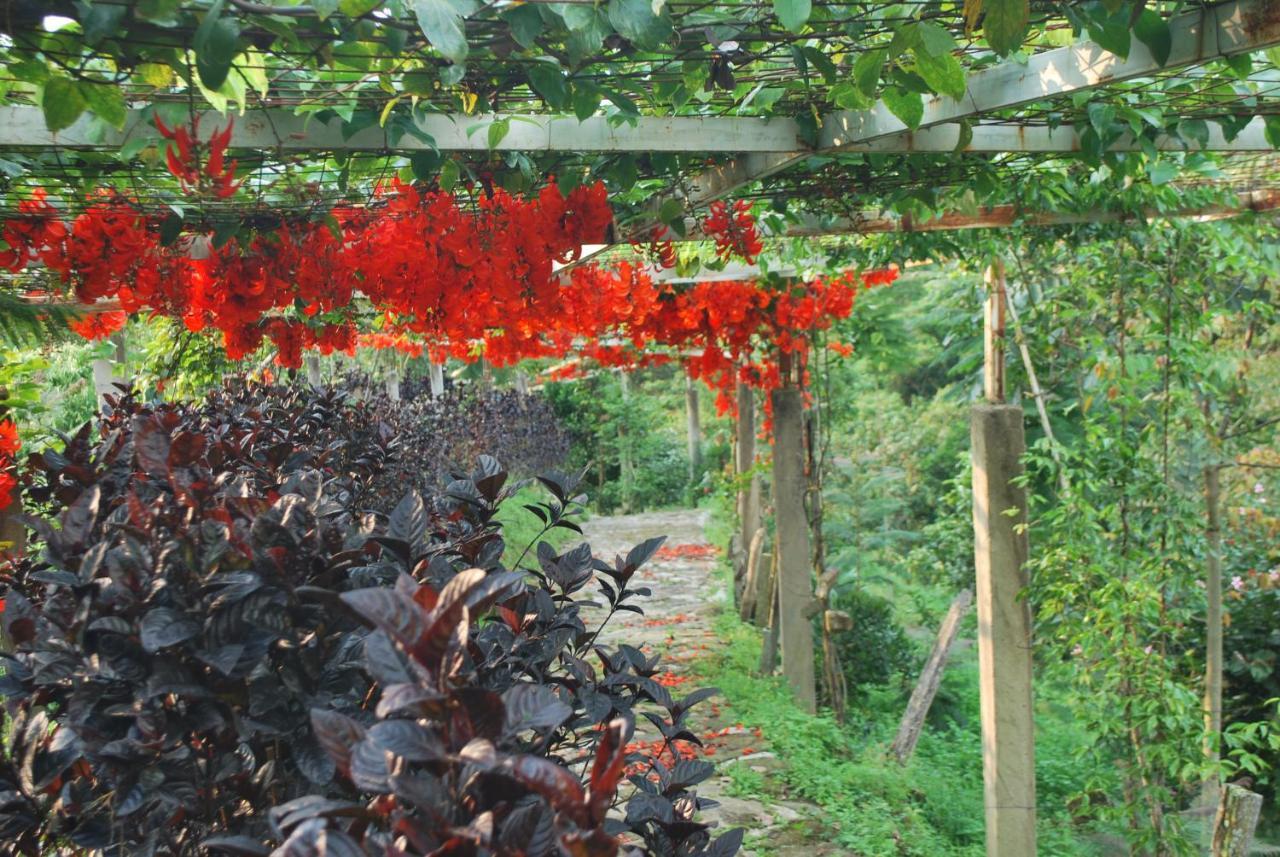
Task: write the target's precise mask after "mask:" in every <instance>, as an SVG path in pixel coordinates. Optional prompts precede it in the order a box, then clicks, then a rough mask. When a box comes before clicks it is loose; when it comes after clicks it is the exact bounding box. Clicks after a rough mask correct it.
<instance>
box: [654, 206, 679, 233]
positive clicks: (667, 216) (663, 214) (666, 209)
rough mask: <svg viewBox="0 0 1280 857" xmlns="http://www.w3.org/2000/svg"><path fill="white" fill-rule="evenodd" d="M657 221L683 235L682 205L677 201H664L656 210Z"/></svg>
mask: <svg viewBox="0 0 1280 857" xmlns="http://www.w3.org/2000/svg"><path fill="white" fill-rule="evenodd" d="M658 220H660V221H662V223H663V224H664V225H666V226H668V227H670V228H671V229H674V230H676V231H677V232H678V233H679V234H681V235H683V234H684V204H683V203H681V202H680V200H678V199H670V198H668V199H664V200H663V201H662V205H661V207H659V208H658Z"/></svg>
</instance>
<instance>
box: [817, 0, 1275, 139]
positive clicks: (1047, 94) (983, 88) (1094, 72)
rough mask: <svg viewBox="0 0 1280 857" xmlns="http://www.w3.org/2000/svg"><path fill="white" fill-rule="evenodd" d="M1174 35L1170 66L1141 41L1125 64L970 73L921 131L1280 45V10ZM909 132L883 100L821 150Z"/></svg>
mask: <svg viewBox="0 0 1280 857" xmlns="http://www.w3.org/2000/svg"><path fill="white" fill-rule="evenodd" d="M1169 29H1170V32H1171V35H1172V46H1171V49H1170V52H1169V58H1168V61H1167V62H1165V64H1164V65H1163V66H1162V65H1161V64H1160V63H1159V62H1157V61H1156V59H1155V57H1154V56H1152V55H1151V51H1150V49H1149V48H1147V46H1146V45H1145V44H1143V43H1142V42H1141V41H1139V40H1138V39H1133V43H1132V46H1131V48H1130V51H1129V56H1128V57H1127V58H1123V59H1122V58H1121V57H1119V56H1117V55H1115V54H1113V53H1111V52H1110V51H1108V50H1106V49H1105V48H1103V47H1101V46H1099V45H1097V44H1095V43H1093V42H1089V41H1084V42H1080V43H1078V44H1075V45H1071V46H1069V47H1065V48H1058V49H1056V50H1052V51H1045V52H1043V53H1039V54H1036V55H1034V56H1032V57H1031V58H1030V59H1028V60H1027V61H1026V63H1023V64H1020V63H1016V62H1002V63H999V64H997V65H994V66H991V67H990V68H986V69H983V70H982V71H978V72H975V73H973V74H971V75H969V77H968V80H967V82H966V86H965V94H964V97H963V98H958V99H957V98H951V97H949V96H943V95H939V96H934V97H933V98H930V99H928V100H926V101H925V105H924V118H923V119H922V120H921V122H920V127H921V128H928V127H930V126H932V125H939V124H942V123H944V122H957V121H959V120H962V119H968V118H971V117H974V116H981V115H984V114H990V113H994V112H996V111H999V110H1007V109H1010V108H1014V107H1019V106H1021V105H1024V104H1031V103H1032V102H1036V101H1043V100H1045V99H1050V98H1060V97H1062V96H1064V95H1070V94H1071V93H1073V92H1079V91H1081V90H1086V89H1093V88H1096V87H1099V86H1105V85H1107V84H1112V83H1120V82H1122V81H1126V80H1133V79H1135V78H1141V77H1149V76H1151V75H1153V74H1157V73H1160V72H1167V71H1171V70H1176V69H1178V68H1183V67H1186V66H1189V65H1196V64H1198V63H1202V62H1206V61H1208V60H1211V59H1216V58H1219V57H1225V56H1233V55H1235V54H1239V53H1246V52H1250V51H1256V50H1262V49H1263V48H1268V47H1271V46H1272V45H1276V44H1280V4H1276V3H1275V2H1273V0H1233V2H1229V3H1223V4H1221V5H1218V6H1212V7H1208V8H1201V9H1198V10H1196V11H1193V12H1189V13H1187V14H1185V15H1179V16H1177V17H1176V18H1174V19H1172V20H1171V21H1170V22H1169ZM907 130H908V128H907V126H906V124H905V123H904V122H903V121H902V120H901V119H899V118H898V117H896V116H894V115H893V114H892V113H891V112H890V111H889V108H887V107H886V106H885V105H884V102H879V103H877V104H876V105H875V106H874V107H872V108H870V109H867V110H844V111H839V112H837V113H833V114H829V115H828V116H826V117H825V118H824V120H823V125H822V130H821V132H820V134H819V143H820V144H819V146H818V148H819V149H822V150H828V149H841V148H844V147H847V146H852V145H857V144H859V143H866V142H869V141H871V140H875V139H878V138H880V137H886V136H889V135H891V134H900V133H903V132H905V131H907Z"/></svg>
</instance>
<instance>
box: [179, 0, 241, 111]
mask: <svg viewBox="0 0 1280 857" xmlns="http://www.w3.org/2000/svg"><path fill="white" fill-rule="evenodd" d="M222 6H223V0H214V4H213V5H212V6H210V7H209V11H208V12H206V13H205V16H204V20H202V21H201V22H200V26H199V27H197V28H196V32H195V35H194V36H193V37H192V40H191V47H192V48H193V49H194V50H195V52H196V71H197V72H199V74H200V82H201V83H203V84H204V85H205V87H206V88H208V89H213V90H216V89H219V88H221V87H222V84H223V81H225V80H226V79H227V75H228V74H229V73H230V72H231V63H232V62H233V61H234V60H235V58H236V54H238V53H240V44H239V43H240V25H239V24H237V23H236V20H235V18H223V17H221V15H222Z"/></svg>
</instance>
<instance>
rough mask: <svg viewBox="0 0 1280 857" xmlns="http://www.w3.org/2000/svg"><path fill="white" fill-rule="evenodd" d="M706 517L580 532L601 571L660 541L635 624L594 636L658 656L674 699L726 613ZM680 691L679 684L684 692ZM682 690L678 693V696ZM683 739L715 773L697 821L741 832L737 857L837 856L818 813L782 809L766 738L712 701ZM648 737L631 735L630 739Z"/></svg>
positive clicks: (775, 763) (800, 804)
mask: <svg viewBox="0 0 1280 857" xmlns="http://www.w3.org/2000/svg"><path fill="white" fill-rule="evenodd" d="M707 517H708V516H707V513H706V512H702V511H695V510H676V511H666V512H649V513H645V514H639V515H623V516H615V517H605V518H593V519H591V520H589V521H588V522H587V523H586V525H585V526H584V527H583V530H584V535H585V536H586V540H587V541H588V542H589V543H590V544H591V547H592V549H593V550H594V551H595V553H596V555H597V556H598V557H600V558H601V559H604V560H605V561H606V562H611V561H612V560H613V557H614V555H616V554H618V553H622V554H625V553H626V552H627V550H629V549H630V548H631V547H632V545H635V544H638V543H639V542H642V541H644V540H645V539H648V538H652V537H653V536H659V535H665V536H667V541H666V543H665V544H664V545H663V549H662V550H661V551H660V552H659V554H658V555H657V556H656V557H655V558H654V559H653V560H652V561H651V562H650V563H649V564H648V565H646V566H645V567H644V568H642V569H641V570H640V571H639V572H638V574H637V577H638V581H637V583H638V585H644V586H649V587H651V588H652V590H653V595H652V597H650V598H645V599H640V603H641V606H642V607H643V608H644V611H645V615H643V616H639V615H636V614H634V613H625V612H624V613H619V614H618V615H617V616H615V617H614V618H613V620H612V621H611V622H610V623H609V626H608V627H607V628H606V629H605V632H604V633H603V634H602V635H601V641H602V642H604V643H605V644H606V645H617V644H619V643H628V644H630V645H632V646H636V647H638V648H640V649H641V650H643V651H645V652H658V653H660V654H661V655H662V664H663V665H665V667H666V670H667V673H668V674H665V675H663V676H662V678H661V680H662V681H663V683H665V684H667V685H668V686H669V687H671V691H672V694H673V695H674V696H675V697H676V698H677V699H678V698H679V697H680V696H681V695H682V693H684V692H687V691H689V690H693V689H695V688H696V687H698V686H700V685H699V683H698V682H697V680H696V679H694V678H693V677H692V676H691V675H689V674H688V673H689V671H690V667H691V665H692V664H694V663H695V662H696V661H697V660H698V659H699V658H705V657H708V656H709V655H710V654H711V653H713V652H714V651H715V647H716V644H717V639H716V636H715V635H714V634H713V633H712V630H711V628H712V622H713V620H714V617H715V615H716V613H717V611H720V610H724V609H729V607H730V598H729V593H728V591H727V590H726V587H725V585H724V583H723V582H722V581H721V580H720V579H718V578H717V576H716V575H715V568H716V563H717V560H718V558H717V554H716V549H715V548H714V547H712V546H711V545H709V544H708V543H707V537H706V525H707ZM686 682H687V685H686ZM682 685H686V686H685V687H684V688H682V687H681V686H682ZM694 711H695V714H694V715H693V716H692V718H691V719H692V724H691V726H692V730H693V731H694V732H695V734H697V735H698V736H699V737H701V738H702V739H703V741H704V743H705V747H704V749H703V751H702V752H703V755H704V757H705V758H706V759H707V760H708V761H711V762H714V763H715V764H716V768H717V774H716V776H714V777H712V778H711V779H710V780H708V781H707V782H704V783H702V784H701V785H700V786H699V787H698V795H699V796H700V797H705V798H711V799H712V800H714V801H717V802H719V804H720V805H719V806H718V807H716V808H714V809H710V810H705V811H704V812H703V813H702V814H701V818H702V820H704V821H709V822H713V823H715V824H718V825H719V828H720V829H722V830H723V829H728V828H733V827H744V828H746V830H747V839H746V845H745V847H744V849H743V851H742V852H740V853H741V854H742V855H743V857H829V855H837V854H842V853H847V852H844V851H842V850H841V849H839V848H837V847H835V846H834V845H832V844H831V843H830V841H829V840H830V836H829V834H828V833H826V832H825V831H824V825H823V823H822V818H821V810H820V809H819V808H818V807H817V806H815V805H813V804H810V803H807V802H804V801H800V800H792V799H790V798H789V797H788V796H787V793H786V785H785V783H784V782H782V780H781V778H780V777H779V776H778V771H779V769H780V766H781V765H782V764H783V763H782V762H781V761H780V760H779V759H777V757H776V756H774V754H773V753H772V752H771V750H770V747H769V739H768V735H766V734H764V733H763V732H762V731H761V730H760V729H759V728H758V726H757V725H756V724H751V723H742V722H739V721H737V720H736V719H735V718H734V713H733V710H732V708H731V707H730V706H729V705H728V704H727V703H725V701H724V700H722V699H712V700H711V701H709V702H705V703H703V704H702V705H700V706H698V707H697V708H695V709H694ZM654 737H656V733H655V735H653V736H648V735H646V734H645V733H643V731H641V732H639V733H638V734H637V736H636V739H635V740H637V741H638V740H646V739H651V738H654ZM735 765H745V766H747V768H748V769H749V771H750V772H751V776H750V780H751V781H752V782H761V783H763V785H764V787H763V788H762V789H760V790H759V793H752V794H741V793H737V792H735V790H734V789H733V785H732V784H733V779H732V778H731V777H730V769H731V768H732V767H733V766H735Z"/></svg>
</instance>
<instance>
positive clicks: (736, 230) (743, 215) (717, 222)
mask: <svg viewBox="0 0 1280 857" xmlns="http://www.w3.org/2000/svg"><path fill="white" fill-rule="evenodd" d="M702 229H703V231H704V232H706V233H707V234H708V235H710V236H711V237H712V238H714V239H715V242H716V255H717V256H719V257H720V258H721V259H723V260H725V261H728V260H729V259H730V258H731V257H733V256H740V257H742V259H743V261H745V262H746V263H747V264H748V265H754V264H755V262H756V257H757V256H759V255H760V251H761V250H762V249H763V245H762V244H761V243H760V236H759V235H758V234H757V233H756V219H755V217H753V216H752V214H751V203H750V202H748V201H747V200H745V199H740V200H738V201H737V202H735V203H734V204H733V207H732V208H730V207H729V204H728V203H726V202H724V201H723V200H716V201H715V202H713V203H711V207H710V211H709V212H708V215H707V219H706V221H704V222H703V224H702Z"/></svg>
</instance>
